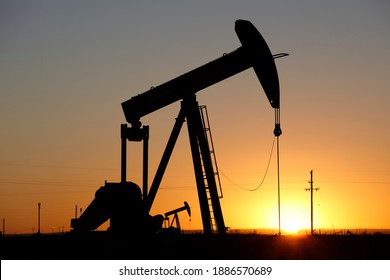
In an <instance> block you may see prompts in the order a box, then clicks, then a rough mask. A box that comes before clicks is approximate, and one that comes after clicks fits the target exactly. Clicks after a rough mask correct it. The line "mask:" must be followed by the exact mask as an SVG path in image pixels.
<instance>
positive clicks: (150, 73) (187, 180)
mask: <svg viewBox="0 0 390 280" xmlns="http://www.w3.org/2000/svg"><path fill="white" fill-rule="evenodd" d="M389 12H390V4H389V3H388V1H384V0H383V1H380V0H374V1H362V0H357V1H334V0H329V1H304V0H298V1H287V0H286V1H203V0H200V1H160V2H158V1H116V0H115V1H109V2H108V1H88V0H83V1H74V0H70V1H43V0H37V1H20V0H16V1H14V0H12V1H11V0H2V1H1V2H0V96H1V102H0V131H1V137H0V218H2V219H3V221H4V224H5V233H6V234H7V233H8V234H11V233H32V232H36V231H37V227H38V222H37V221H38V203H41V232H47V233H50V232H57V231H68V230H70V219H71V218H73V217H74V216H75V206H76V205H77V206H78V207H79V208H83V209H85V208H86V207H87V206H88V204H89V203H90V202H91V200H92V199H93V197H94V193H95V191H96V190H97V189H98V188H99V187H100V186H103V185H104V182H105V181H106V180H107V181H108V182H119V181H120V124H122V123H125V122H126V120H125V118H124V114H123V111H122V109H121V103H122V102H124V101H126V100H128V99H129V98H131V97H132V96H135V95H137V94H140V93H143V92H145V91H147V90H148V89H149V88H150V87H151V86H157V85H159V84H161V83H164V82H166V81H168V80H170V79H172V78H175V77H177V76H179V75H181V74H183V73H186V72H188V71H190V70H192V69H194V68H196V67H199V66H201V65H203V64H205V63H207V62H209V61H211V60H214V59H216V58H218V57H220V56H222V55H223V53H229V52H231V51H234V50H235V49H237V48H238V47H240V42H239V40H238V38H237V36H236V34H235V32H234V23H235V21H236V20H237V19H246V20H250V21H251V22H252V23H253V24H254V25H255V26H256V28H257V29H258V30H259V31H260V33H261V34H262V35H263V37H264V39H265V40H266V42H267V44H268V46H269V48H270V49H271V52H272V53H274V54H276V53H281V52H286V53H289V54H290V55H289V56H288V57H285V58H281V59H277V60H276V66H277V69H278V73H279V81H280V87H281V127H282V130H283V134H282V135H281V136H280V139H279V140H280V198H281V199H280V210H281V211H280V213H281V226H282V228H284V229H298V228H310V193H309V192H307V191H305V188H309V187H310V184H309V183H308V181H309V180H310V171H311V170H313V175H314V176H313V182H314V184H313V186H314V187H315V188H319V190H318V191H316V192H314V194H313V195H314V200H313V205H314V227H315V228H316V229H332V230H336V229H339V228H360V229H371V228H376V229H383V228H390V218H389V215H388V214H389V213H390V203H389V202H390V164H389V162H390V146H389V143H390V130H389V121H390V117H389V114H388V112H389V109H390V94H389V93H390V92H389V85H390V82H389V73H390V54H389V52H388V50H389V47H390V33H389V32H388V30H389V28H390V19H389V17H388V14H389ZM197 100H198V101H199V103H200V104H203V105H206V106H207V110H208V114H209V118H210V124H211V132H212V137H213V140H214V147H215V153H216V157H217V163H218V166H219V173H220V179H221V183H222V190H223V198H222V199H221V200H220V202H221V207H222V211H223V215H224V220H225V224H226V226H228V227H230V228H231V229H256V228H277V227H278V199H277V195H278V192H277V164H276V150H275V147H274V149H273V152H272V155H271V161H270V167H269V170H268V173H267V174H266V177H265V179H264V182H263V184H262V185H261V186H260V187H259V188H258V189H257V190H256V191H248V189H254V188H256V187H257V186H259V184H260V182H261V181H262V179H263V177H264V174H265V171H266V169H267V163H268V160H269V158H270V154H271V148H272V143H273V141H274V135H273V129H274V112H273V109H272V108H271V106H270V104H269V103H268V100H267V99H266V97H265V94H264V92H263V90H262V88H261V85H260V83H259V81H258V80H257V78H256V76H255V74H254V72H253V69H248V70H246V71H244V72H242V73H240V74H238V75H236V76H233V77H231V78H229V79H227V80H225V81H223V82H221V83H218V84H216V85H213V86H211V87H209V88H207V89H205V90H203V91H201V92H199V93H198V94H197ZM179 108H180V104H179V102H176V103H174V104H172V105H170V106H167V107H165V108H163V109H161V110H159V111H157V112H154V113H152V114H150V115H148V116H145V117H143V118H142V119H141V121H142V123H143V124H144V125H149V126H150V140H149V154H150V158H149V182H151V181H152V179H153V176H154V173H155V170H156V168H157V166H158V163H159V161H160V159H161V155H162V152H163V150H164V148H165V145H166V142H167V139H168V137H169V134H170V132H171V129H172V127H173V124H174V121H175V118H176V117H177V114H178V111H179ZM141 156H142V145H141V144H140V143H130V142H129V143H128V161H127V162H128V169H127V173H128V176H127V177H128V180H129V181H133V182H135V183H137V184H139V185H141V184H142V158H141ZM184 201H187V202H188V203H189V205H190V207H191V210H192V217H191V218H189V217H188V216H187V214H186V213H180V222H181V225H182V228H183V229H189V230H190V229H200V228H201V227H202V225H201V218H200V210H199V202H198V200H197V193H196V185H195V177H194V172H193V167H192V159H191V153H190V147H189V140H188V134H187V130H186V128H185V127H183V129H182V132H181V134H180V137H179V139H178V143H177V145H176V147H175V150H174V153H173V155H172V158H171V161H170V163H169V165H168V168H167V171H166V174H165V176H164V179H163V182H162V184H161V187H160V189H159V191H158V193H157V196H156V199H155V202H154V204H153V207H152V209H151V214H153V215H155V214H164V213H165V212H167V211H170V210H172V209H175V208H178V207H181V206H183V202H184ZM106 227H107V226H106V225H103V226H102V227H101V229H103V230H104V229H105V228H106Z"/></svg>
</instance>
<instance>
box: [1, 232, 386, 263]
mask: <svg viewBox="0 0 390 280" xmlns="http://www.w3.org/2000/svg"><path fill="white" fill-rule="evenodd" d="M0 242H1V259H2V260H5V259H11V260H24V259H38V260H39V259H55V260H77V259H102V260H106V259H146V260H147V259H183V260H192V259H194V260H195V259H219V260H228V259H233V260H234V259H265V260H286V259H287V260H290V259H291V260H343V259H350V260H380V259H382V260H383V259H385V260H389V259H390V235H389V234H361V235H314V236H309V235H290V236H289V235H282V236H278V235H260V234H227V235H226V236H218V235H213V236H204V235H202V234H181V235H180V234H161V235H158V236H153V237H150V238H145V239H142V238H136V239H135V238H133V239H122V240H117V239H114V238H110V237H109V236H108V235H107V233H104V232H94V233H93V234H89V235H86V236H76V235H71V234H62V235H30V236H18V235H15V236H6V237H2V238H1V241H0Z"/></svg>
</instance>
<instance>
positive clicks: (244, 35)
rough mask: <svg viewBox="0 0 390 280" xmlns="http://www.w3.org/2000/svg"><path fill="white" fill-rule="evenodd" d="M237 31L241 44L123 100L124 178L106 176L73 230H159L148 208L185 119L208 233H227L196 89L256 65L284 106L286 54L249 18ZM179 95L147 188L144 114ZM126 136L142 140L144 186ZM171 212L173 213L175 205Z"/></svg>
mask: <svg viewBox="0 0 390 280" xmlns="http://www.w3.org/2000/svg"><path fill="white" fill-rule="evenodd" d="M235 32H236V34H237V36H238V38H239V40H240V42H241V44H242V46H241V47H239V48H238V49H236V50H234V51H233V52H230V53H228V54H224V55H223V56H222V57H220V58H217V59H216V60H213V61H211V62H209V63H207V64H205V65H203V66H200V67H198V68H196V69H194V70H192V71H190V72H188V73H185V74H183V75H181V76H179V77H177V78H175V79H172V80H170V81H167V82H165V83H163V84H161V85H159V86H157V87H154V88H151V89H150V90H148V91H146V92H144V93H141V94H139V95H136V96H134V97H132V98H130V99H129V100H127V101H125V102H123V103H122V109H123V112H124V115H125V118H126V120H127V122H128V123H129V124H130V127H128V125H127V124H122V125H121V182H118V183H107V182H106V183H105V185H104V186H103V187H101V188H100V189H98V190H97V192H96V194H95V198H94V199H93V201H92V202H91V203H90V205H89V206H88V207H87V209H86V210H85V211H84V212H83V214H82V215H81V216H80V217H79V218H78V219H72V221H71V227H72V228H73V229H74V231H76V232H85V231H92V230H95V229H97V228H98V227H99V226H100V225H101V224H103V223H104V222H106V221H107V220H108V219H110V229H109V230H110V231H112V232H113V233H115V234H120V235H124V236H126V235H134V234H136V235H139V236H141V235H142V236H145V235H147V234H155V233H157V232H158V231H159V230H160V229H161V227H162V224H163V221H164V217H163V216H162V215H156V216H151V215H150V214H149V212H150V209H151V207H152V205H153V203H154V199H155V197H156V194H157V191H158V189H159V186H160V183H161V181H162V178H163V175H164V172H165V170H166V167H167V165H168V162H169V159H170V156H171V154H172V151H173V148H174V146H175V143H176V140H177V138H178V136H179V133H180V130H181V128H182V125H183V123H184V122H185V121H186V122H187V128H188V135H189V141H190V146H191V153H192V160H193V166H194V172H195V178H196V187H197V192H198V198H199V205H200V211H201V217H202V224H203V230H204V233H205V234H213V233H218V234H225V233H226V226H225V222H224V219H223V214H222V209H221V205H220V201H219V200H220V198H221V197H222V188H221V187H220V183H219V177H218V176H219V175H218V167H217V164H216V158H215V154H214V148H213V143H212V138H211V134H210V128H209V123H208V117H207V111H205V110H204V106H199V104H198V102H197V101H196V94H197V93H198V92H199V91H201V90H203V89H205V88H207V87H209V86H212V85H214V84H216V83H218V82H221V81H223V80H224V79H227V78H229V77H231V76H234V75H236V74H238V73H240V72H242V71H244V70H247V69H249V68H253V69H254V71H255V74H256V76H257V78H258V79H259V81H260V83H261V85H262V87H263V89H264V92H265V94H266V96H267V98H268V100H269V102H270V105H271V106H272V108H274V109H275V116H276V115H278V114H279V109H280V90H279V78H278V73H277V70H276V66H275V62H274V59H275V58H278V57H282V56H285V55H287V54H285V53H281V54H276V55H272V54H271V51H270V49H269V48H268V46H267V43H266V42H265V40H264V39H263V37H262V36H261V34H260V33H259V31H258V30H257V29H256V28H255V27H254V26H253V24H252V23H251V22H249V21H246V20H237V21H236V23H235ZM177 101H181V109H180V111H179V114H178V116H177V118H176V121H175V124H174V126H173V129H172V132H171V135H170V137H169V139H168V142H167V145H166V148H165V150H164V152H163V155H162V158H161V161H160V164H159V166H158V168H157V171H156V174H155V177H154V179H153V182H152V183H151V185H150V188H149V186H148V181H147V178H148V140H149V126H145V125H142V123H141V118H142V117H144V116H146V115H148V114H150V113H153V112H155V111H157V110H159V109H162V108H164V107H166V106H168V105H170V104H172V103H174V102H177ZM275 131H276V132H274V133H275V135H276V133H277V134H278V136H279V135H280V134H281V129H280V124H279V122H278V120H277V121H276V123H275ZM127 141H137V142H143V185H142V192H141V188H140V187H139V186H138V185H136V184H135V183H133V182H128V181H127V180H126V149H127V148H126V145H127ZM218 185H219V187H218ZM186 209H187V208H186ZM188 209H189V208H188ZM187 211H189V210H187ZM167 213H168V214H172V213H174V210H173V212H171V211H170V212H167ZM175 213H176V212H175ZM189 213H190V212H189ZM176 214H177V213H176Z"/></svg>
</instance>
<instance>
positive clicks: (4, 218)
mask: <svg viewBox="0 0 390 280" xmlns="http://www.w3.org/2000/svg"><path fill="white" fill-rule="evenodd" d="M3 236H5V218H3Z"/></svg>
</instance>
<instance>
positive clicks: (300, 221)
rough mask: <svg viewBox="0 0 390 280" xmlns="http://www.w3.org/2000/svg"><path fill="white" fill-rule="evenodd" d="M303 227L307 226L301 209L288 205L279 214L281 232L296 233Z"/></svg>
mask: <svg viewBox="0 0 390 280" xmlns="http://www.w3.org/2000/svg"><path fill="white" fill-rule="evenodd" d="M304 228H307V221H306V216H305V215H304V212H303V210H301V209H297V208H294V207H291V206H290V207H289V208H287V209H285V210H284V213H282V214H281V230H282V233H287V234H297V233H298V232H299V231H300V230H301V229H304Z"/></svg>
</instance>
